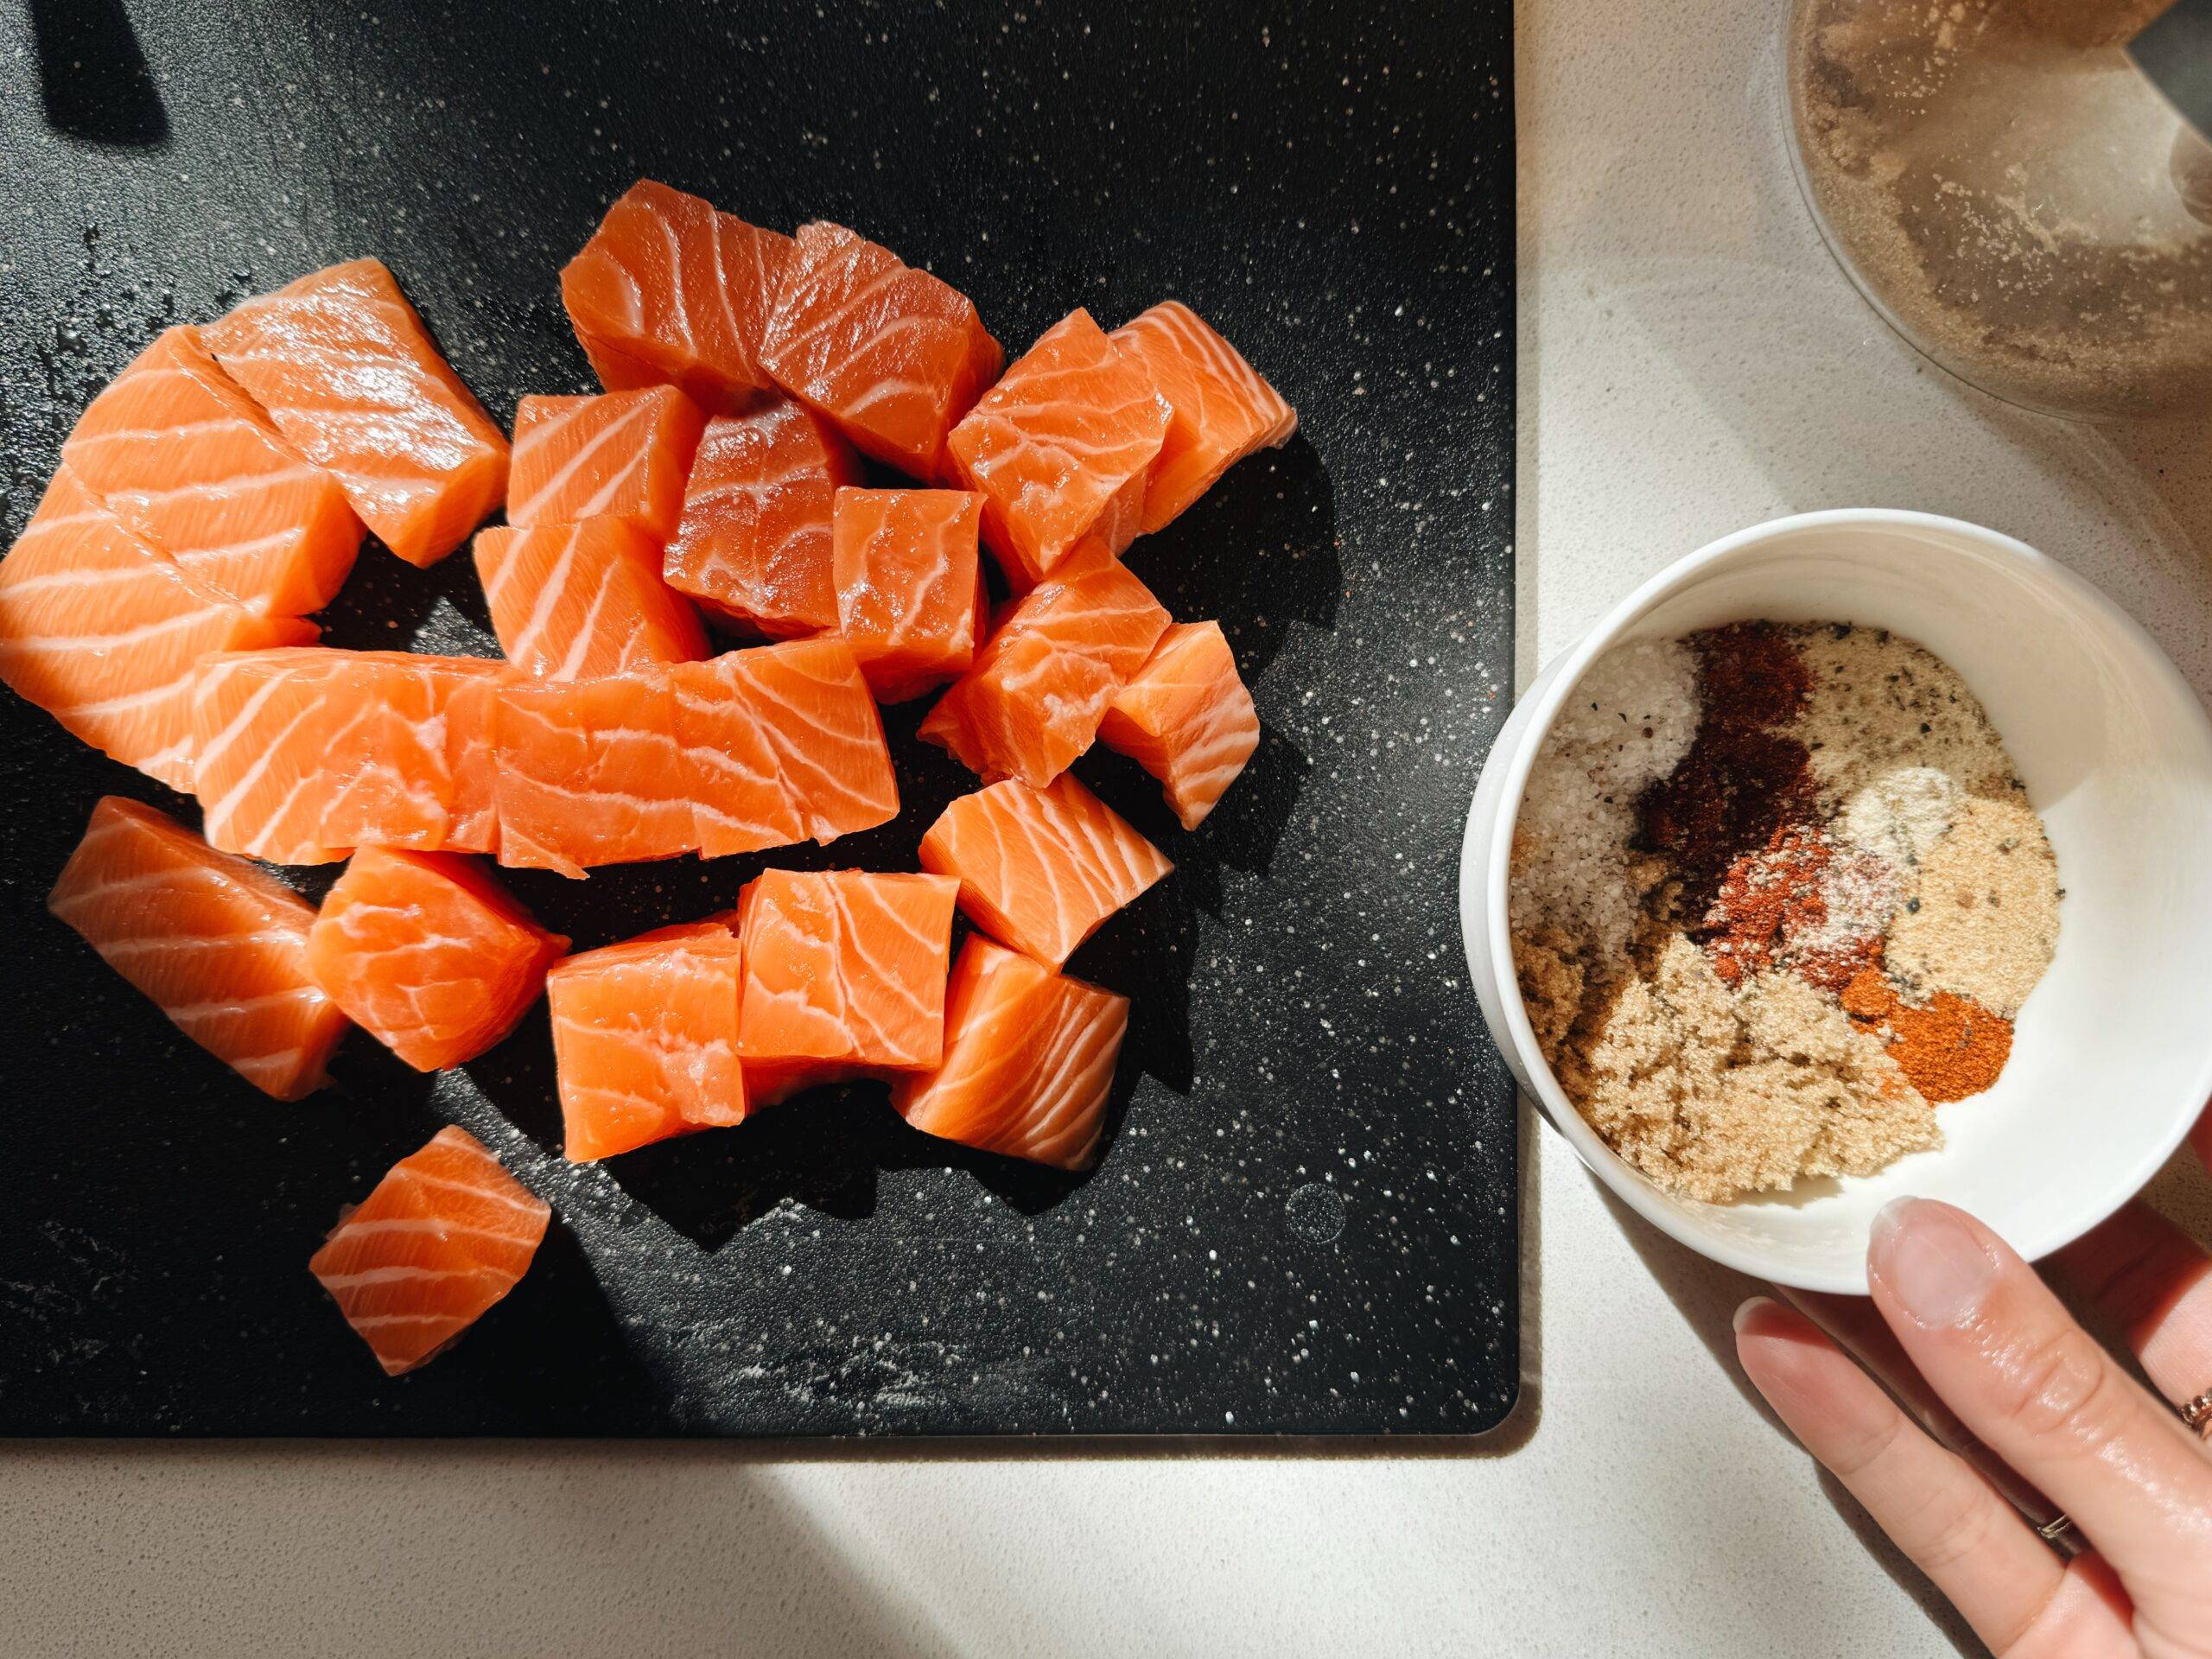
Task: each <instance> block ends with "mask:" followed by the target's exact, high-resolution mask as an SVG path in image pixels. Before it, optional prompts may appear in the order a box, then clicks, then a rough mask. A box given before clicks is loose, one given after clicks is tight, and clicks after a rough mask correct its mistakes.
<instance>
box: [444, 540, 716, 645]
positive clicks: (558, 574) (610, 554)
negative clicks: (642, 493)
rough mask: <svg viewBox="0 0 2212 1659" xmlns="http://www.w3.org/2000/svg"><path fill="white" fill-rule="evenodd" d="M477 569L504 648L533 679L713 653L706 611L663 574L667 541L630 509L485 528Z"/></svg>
mask: <svg viewBox="0 0 2212 1659" xmlns="http://www.w3.org/2000/svg"><path fill="white" fill-rule="evenodd" d="M476 574H477V578H478V580H479V581H480V582H482V583H483V585H484V602H485V604H486V607H488V608H489V610H490V611H491V613H492V630H493V632H495V633H497V634H498V635H499V649H500V650H502V651H504V652H506V654H507V660H508V661H509V662H511V663H512V664H514V665H515V666H516V667H517V668H519V669H520V670H522V671H523V672H524V673H525V674H527V675H529V676H531V677H532V678H533V679H541V680H590V679H597V678H599V677H601V675H606V674H616V673H620V671H622V670H624V669H626V668H635V667H638V666H639V665H640V664H646V663H688V662H690V661H692V660H693V659H695V658H700V657H703V656H705V655H706V654H707V634H706V630H705V629H704V628H702V626H700V623H699V613H697V612H696V611H695V610H693V609H692V608H691V602H690V601H689V600H687V599H685V598H684V597H683V595H682V594H678V593H677V592H676V591H674V590H673V589H672V588H670V587H669V585H668V584H667V583H666V582H663V581H662V580H661V575H660V546H659V543H656V542H654V541H652V539H651V538H650V537H647V536H646V535H645V532H644V531H640V530H639V529H638V528H637V527H636V526H634V525H633V524H629V523H628V522H626V521H625V520H623V519H620V518H587V519H585V520H584V521H583V522H582V524H531V525H528V526H526V527H524V528H522V529H519V530H517V529H511V528H507V527H505V526H494V527H493V528H492V529H490V530H483V531H478V532H477V534H476Z"/></svg>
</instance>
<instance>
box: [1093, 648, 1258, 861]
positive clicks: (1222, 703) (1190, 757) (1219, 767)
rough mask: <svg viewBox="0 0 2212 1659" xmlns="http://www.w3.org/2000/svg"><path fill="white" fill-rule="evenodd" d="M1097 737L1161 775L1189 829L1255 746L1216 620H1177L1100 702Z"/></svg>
mask: <svg viewBox="0 0 2212 1659" xmlns="http://www.w3.org/2000/svg"><path fill="white" fill-rule="evenodd" d="M1098 740H1099V741H1100V742H1102V743H1103V744H1105V746H1106V747H1108V748H1109V749H1113V750H1115V751H1116V752H1118V753H1122V754H1126V755H1128V757H1129V759H1130V760H1134V761H1135V762H1136V763H1137V764H1138V765H1139V766H1142V767H1143V768H1144V769H1145V770H1146V771H1147V772H1150V773H1151V774H1152V775H1153V776H1154V777H1155V778H1157V779H1160V784H1161V786H1162V789H1163V791H1164V792H1165V794H1166V798H1167V805H1168V808H1169V810H1172V811H1173V813H1174V814H1175V817H1176V818H1177V819H1178V821H1179V822H1180V823H1181V824H1182V826H1183V827H1184V828H1185V829H1197V828H1198V825H1199V824H1200V823H1204V822H1205V816H1206V814H1207V813H1209V812H1211V811H1212V810H1213V809H1214V805H1215V804H1216V803H1217V802H1218V801H1219V800H1220V799H1221V798H1222V796H1223V795H1224V793H1226V792H1227V791H1228V788H1229V786H1230V785H1231V784H1233V783H1235V782H1236V777H1237V774H1238V773H1239V772H1243V770H1244V763H1245V762H1246V761H1248V760H1250V759H1251V758H1252V754H1253V752H1254V751H1255V750H1256V749H1257V748H1258V747H1260V716H1259V715H1258V714H1257V713H1256V712H1255V710H1254V709H1253V707H1252V694H1251V693H1250V692H1249V691H1247V690H1245V689H1244V682H1243V679H1241V678H1240V677H1238V675H1237V672H1236V653H1235V652H1232V651H1230V648H1229V640H1228V639H1227V637H1226V636H1224V634H1223V632H1222V631H1221V624H1220V623H1218V622H1188V623H1185V622H1178V623H1177V624H1175V625H1174V626H1173V627H1171V628H1169V629H1168V630H1167V632H1166V633H1163V634H1161V635H1160V644H1159V645H1157V646H1156V647H1154V651H1153V653H1152V658H1151V660H1150V661H1148V662H1147V663H1146V664H1145V665H1144V666H1143V667H1142V668H1141V669H1140V670H1139V671H1137V676H1136V677H1135V679H1133V680H1131V681H1130V682H1129V683H1128V684H1127V685H1125V686H1123V687H1122V689H1121V690H1120V691H1118V692H1117V693H1116V694H1115V697H1114V701H1113V702H1111V703H1109V705H1107V709H1106V718H1105V719H1104V720H1103V721H1101V722H1100V724H1099V727H1098Z"/></svg>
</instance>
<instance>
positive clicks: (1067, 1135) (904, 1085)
mask: <svg viewBox="0 0 2212 1659" xmlns="http://www.w3.org/2000/svg"><path fill="white" fill-rule="evenodd" d="M1128 1024H1129V1003H1128V998H1127V997H1122V996H1116V995H1114V994H1113V993H1112V992H1111V991H1104V990H1101V989H1099V988H1098V987H1097V986H1096V985H1087V984H1085V983H1084V982H1083V981H1081V980H1079V979H1065V978H1063V977H1061V976H1059V975H1058V974H1056V973H1053V972H1052V970H1051V969H1047V968H1044V967H1040V966H1039V964H1037V963H1034V962H1032V961H1031V960H1030V959H1029V958H1028V957H1025V956H1020V955H1018V954H1017V953H1016V952H1014V951H1012V950H1006V949H1004V948H1002V947H1001V946H999V945H995V944H992V943H991V942H990V941H989V940H988V939H986V938H982V937H981V936H980V935H971V936H969V940H968V943H967V944H965V945H964V946H963V947H962V949H961V952H960V960H959V962H958V963H956V964H954V967H953V969H952V982H951V985H950V988H949V989H948V990H947V992H946V994H945V1008H944V1027H945V1037H944V1064H943V1065H939V1066H938V1068H937V1069H936V1070H935V1071H925V1072H921V1073H918V1074H915V1075H912V1076H908V1077H899V1078H898V1079H896V1080H895V1081H893V1084H892V1085H891V1103H892V1104H893V1106H894V1107H896V1108H897V1109H898V1110H899V1116H902V1117H904V1118H905V1119H906V1122H909V1123H911V1124H912V1125H913V1127H914V1128H918V1129H919V1130H920V1131H921V1132H922V1133H923V1134H925V1135H938V1136H940V1137H942V1138H943V1139H944V1140H947V1141H959V1142H960V1143H961V1144H962V1145H963V1146H968V1147H976V1149H977V1150H979V1151H982V1152H995V1153H1002V1154H1006V1155H1007V1156H1008V1157H1012V1158H1027V1159H1028V1160H1030V1161H1031V1162H1033V1163H1039V1164H1051V1165H1052V1166H1055V1167H1057V1168H1060V1169H1070V1170H1074V1169H1088V1168H1090V1166H1091V1164H1092V1162H1093V1161H1094V1160H1096V1158H1097V1155H1098V1139H1099V1135H1100V1132H1101V1130H1102V1129H1103V1128H1104V1125H1105V1118H1106V1102H1107V1097H1108V1096H1109V1093H1110V1092H1111V1090H1112V1089H1113V1086H1114V1064H1115V1061H1116V1059H1117V1058H1119V1057H1120V1055H1121V1052H1122V1036H1123V1035H1124V1033H1127V1031H1128Z"/></svg>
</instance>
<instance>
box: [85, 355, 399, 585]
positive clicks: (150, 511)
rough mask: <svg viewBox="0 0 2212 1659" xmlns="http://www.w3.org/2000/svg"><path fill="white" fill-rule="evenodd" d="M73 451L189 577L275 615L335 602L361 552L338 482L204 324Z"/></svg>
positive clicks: (119, 513)
mask: <svg viewBox="0 0 2212 1659" xmlns="http://www.w3.org/2000/svg"><path fill="white" fill-rule="evenodd" d="M61 459H62V461H64V462H65V463H66V464H67V466H68V467H69V470H70V471H71V472H72V473H73V474H75V475H76V476H77V478H78V479H79V480H80V481H82V483H83V484H84V485H85V486H86V488H87V489H88V490H90V491H91V492H92V493H93V494H94V495H96V496H98V497H99V499H100V500H101V501H102V503H103V504H104V505H105V506H106V507H107V509H108V511H109V512H112V513H113V514H115V516H116V517H117V518H120V519H121V520H122V521H123V522H124V524H127V525H129V526H130V528H131V530H133V531H136V532H137V534H138V535H139V536H140V537H143V538H144V539H145V541H146V543H148V545H149V546H151V547H152V548H154V549H155V550H156V551H158V552H161V553H163V554H166V555H167V556H168V557H170V558H171V559H174V560H175V562H176V563H177V566H178V568H179V569H181V570H183V571H184V573H185V574H186V575H188V576H191V577H192V578H193V579H194V581H196V582H200V584H202V585H203V586H205V587H207V588H213V589H214V590H215V591H216V592H218V593H220V594H227V595H228V596H229V597H231V598H232V599H235V600H237V601H238V602H239V603H240V604H242V605H245V606H246V607H249V608H251V609H254V610H260V611H265V612H267V613H270V615H274V616H304V615H305V614H307V613H308V612H309V611H319V610H321V608H322V607H324V606H325V605H327V604H328V603H329V602H330V599H331V597H332V595H333V594H336V593H337V591H338V590H339V588H340V587H342V586H344V585H345V582H346V574H347V573H348V572H349V571H351V570H352V569H353V556H354V554H355V553H356V552H358V551H359V549H360V545H361V521H360V520H359V519H358V518H355V517H354V516H353V508H351V507H349V506H347V505H346V493H345V491H343V490H341V489H340V488H339V486H338V480H336V479H334V478H333V477H332V476H331V475H330V474H328V473H326V472H324V471H323V470H322V469H321V467H317V466H315V465H314V464H313V463H312V462H310V461H308V458H307V457H306V456H305V455H302V454H301V453H300V452H299V451H298V450H297V449H295V448H293V447H292V446H291V444H290V443H289V442H286V440H285V439H284V437H283V435H282V434H280V433H279V432H278V431H277V429H276V428H275V427H274V426H273V425H271V424H270V421H269V417H268V416H266V415H264V414H263V413H262V411H261V406H260V405H259V404H256V403H255V402H254V401H253V399H252V398H251V397H247V396H246V395H245V391H243V390H241V389H240V387H239V386H238V383H237V382H236V381H234V380H232V378H231V377H230V376H229V375H227V374H226V373H224V372H223V371H222V369H221V368H220V367H219V365H217V363H216V361H215V359H213V357H211V356H209V355H208V353H207V347H206V346H203V345H202V344H201V343H200V331H199V330H198V329H196V328H192V327H178V328H171V329H169V330H168V331H167V332H166V333H164V334H162V336H161V338H160V339H158V340H156V341H155V342H154V343H153V344H152V345H150V346H148V347H147V348H146V349H145V350H144V351H143V352H141V353H139V354H138V355H137V357H136V358H135V359H132V360H131V363H130V366H129V367H128V368H126V369H124V372H122V373H121V374H119V375H118V376H117V377H116V378H115V379H114V380H112V381H111V382H110V383H109V385H108V388H107V390H106V391H103V392H102V393H100V395H99V397H95V398H93V399H92V404H91V405H90V407H88V408H87V409H86V410H85V412H84V414H83V415H82V416H79V419H78V422H77V428H76V430H75V431H73V432H72V433H71V434H70V435H69V441H68V442H67V443H65V444H63V445H62V446H61Z"/></svg>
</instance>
